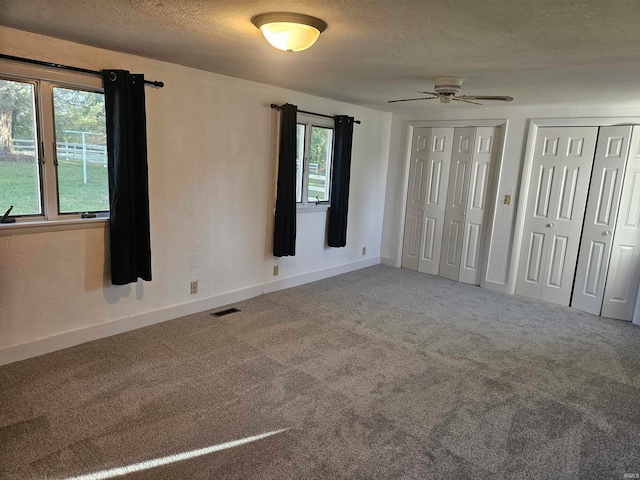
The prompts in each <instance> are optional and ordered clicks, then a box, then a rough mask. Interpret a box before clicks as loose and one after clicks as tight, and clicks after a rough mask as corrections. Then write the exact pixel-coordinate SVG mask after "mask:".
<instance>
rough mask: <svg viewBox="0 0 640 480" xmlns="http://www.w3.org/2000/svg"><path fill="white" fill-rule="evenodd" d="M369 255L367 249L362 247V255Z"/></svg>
mask: <svg viewBox="0 0 640 480" xmlns="http://www.w3.org/2000/svg"><path fill="white" fill-rule="evenodd" d="M366 254H367V247H362V255H366Z"/></svg>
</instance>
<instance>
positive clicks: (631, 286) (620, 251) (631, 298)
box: [602, 127, 640, 320]
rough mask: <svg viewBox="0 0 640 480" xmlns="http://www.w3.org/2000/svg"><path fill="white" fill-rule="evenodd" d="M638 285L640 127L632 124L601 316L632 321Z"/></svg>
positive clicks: (639, 266)
mask: <svg viewBox="0 0 640 480" xmlns="http://www.w3.org/2000/svg"><path fill="white" fill-rule="evenodd" d="M639 284H640V127H633V134H632V137H631V148H630V152H629V157H628V160H627V168H626V172H625V175H624V182H623V184H622V200H621V201H620V208H619V212H618V221H617V223H616V229H615V234H614V238H613V248H612V249H611V263H610V265H609V274H608V275H607V286H606V287H605V291H604V301H603V303H602V316H603V317H610V318H618V319H620V320H632V318H633V310H634V307H635V303H636V296H637V293H638V285H639Z"/></svg>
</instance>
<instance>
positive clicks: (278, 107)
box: [271, 103, 362, 124]
mask: <svg viewBox="0 0 640 480" xmlns="http://www.w3.org/2000/svg"><path fill="white" fill-rule="evenodd" d="M271 108H275V109H276V110H280V109H281V108H282V105H276V104H275V103H272V104H271ZM298 112H300V113H306V114H307V115H315V116H316V117H324V118H334V117H332V116H331V115H325V114H324V113H316V112H307V111H306V110H298ZM353 123H357V124H360V123H362V122H360V120H354V121H353Z"/></svg>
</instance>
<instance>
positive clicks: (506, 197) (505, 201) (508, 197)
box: [504, 195, 511, 205]
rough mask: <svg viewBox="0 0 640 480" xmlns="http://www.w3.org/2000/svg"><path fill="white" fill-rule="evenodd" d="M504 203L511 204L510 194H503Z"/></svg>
mask: <svg viewBox="0 0 640 480" xmlns="http://www.w3.org/2000/svg"><path fill="white" fill-rule="evenodd" d="M504 204H505V205H511V195H505V196H504Z"/></svg>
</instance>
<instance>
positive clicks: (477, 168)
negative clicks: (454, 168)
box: [458, 127, 500, 285]
mask: <svg viewBox="0 0 640 480" xmlns="http://www.w3.org/2000/svg"><path fill="white" fill-rule="evenodd" d="M499 131H500V130H499V129H498V128H497V127H478V128H477V129H476V139H475V148H474V154H473V159H472V163H471V177H470V183H469V189H468V191H469V195H468V198H467V210H466V215H465V222H464V235H463V239H462V257H461V262H460V277H459V279H458V281H460V282H464V283H471V284H474V285H480V266H481V265H482V256H483V253H484V241H485V228H484V227H485V224H486V217H487V215H486V213H487V206H488V203H489V200H488V198H489V195H490V192H491V191H492V186H493V175H492V169H491V165H492V161H493V160H494V159H495V150H496V146H497V138H496V135H497V134H498V133H499Z"/></svg>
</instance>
